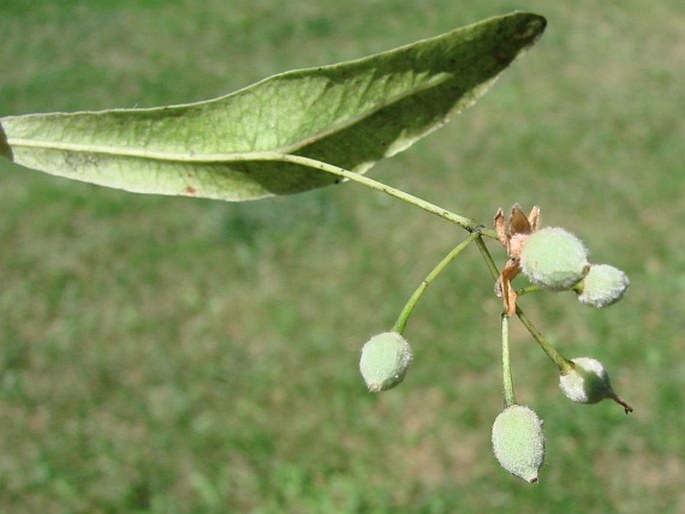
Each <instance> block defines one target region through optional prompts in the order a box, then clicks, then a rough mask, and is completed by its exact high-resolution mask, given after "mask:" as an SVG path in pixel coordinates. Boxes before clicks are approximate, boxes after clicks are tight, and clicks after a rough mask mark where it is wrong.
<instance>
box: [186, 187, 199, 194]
mask: <svg viewBox="0 0 685 514" xmlns="http://www.w3.org/2000/svg"><path fill="white" fill-rule="evenodd" d="M183 192H184V193H185V194H187V195H188V196H195V195H196V194H197V189H195V188H194V187H193V186H186V188H185V189H184V191H183Z"/></svg>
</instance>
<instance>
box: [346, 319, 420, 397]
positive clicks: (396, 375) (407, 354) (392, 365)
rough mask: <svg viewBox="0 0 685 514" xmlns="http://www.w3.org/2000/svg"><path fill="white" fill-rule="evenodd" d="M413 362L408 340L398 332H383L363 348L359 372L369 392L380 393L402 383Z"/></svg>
mask: <svg viewBox="0 0 685 514" xmlns="http://www.w3.org/2000/svg"><path fill="white" fill-rule="evenodd" d="M411 361H412V353H411V348H410V347H409V343H408V342H407V340H406V339H405V338H404V337H402V336H401V335H400V334H398V333H397V332H383V333H382V334H378V335H376V336H373V337H372V338H371V339H369V340H368V341H367V342H366V344H365V345H364V347H363V348H362V356H361V359H360V361H359V371H360V372H361V374H362V377H363V378H364V382H366V386H367V387H368V388H369V391H371V392H372V393H378V392H380V391H385V390H386V389H390V388H391V387H395V386H396V385H397V384H399V383H400V382H402V379H403V378H404V375H405V374H406V373H407V369H408V368H409V364H411Z"/></svg>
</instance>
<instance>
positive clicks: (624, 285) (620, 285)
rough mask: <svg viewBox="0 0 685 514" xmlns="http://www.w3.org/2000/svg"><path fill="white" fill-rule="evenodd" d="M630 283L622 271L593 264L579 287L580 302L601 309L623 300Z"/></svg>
mask: <svg viewBox="0 0 685 514" xmlns="http://www.w3.org/2000/svg"><path fill="white" fill-rule="evenodd" d="M629 284H630V281H629V280H628V277H627V276H626V274H625V273H623V272H622V271H621V270H620V269H618V268H614V267H613V266H610V265H608V264H593V265H592V266H590V271H589V272H588V274H587V275H586V276H585V278H584V279H583V281H582V282H581V283H580V284H579V285H578V287H577V290H578V292H580V294H579V295H578V301H579V302H580V303H583V304H585V305H590V306H592V307H596V308H598V309H601V308H602V307H606V306H608V305H611V304H612V303H615V302H617V301H619V300H620V299H621V297H622V296H623V294H624V293H625V292H626V290H627V289H628V285H629Z"/></svg>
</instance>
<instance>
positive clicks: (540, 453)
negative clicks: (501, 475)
mask: <svg viewBox="0 0 685 514" xmlns="http://www.w3.org/2000/svg"><path fill="white" fill-rule="evenodd" d="M539 214H540V210H539V208H538V207H534V208H533V210H532V211H531V213H530V215H529V216H528V217H526V216H525V215H524V214H523V212H522V211H521V209H520V208H519V207H518V206H516V205H515V206H514V207H513V208H512V213H511V216H510V218H509V220H508V223H507V222H505V220H504V215H503V213H502V210H501V209H500V210H499V211H498V212H497V215H496V216H495V230H496V234H497V237H498V239H499V241H500V242H501V243H502V245H503V246H504V247H505V249H506V251H507V255H508V257H509V260H508V261H507V263H506V264H505V266H504V267H503V268H502V270H501V272H499V275H498V274H497V272H496V271H494V270H496V269H497V267H496V265H495V264H494V261H493V260H492V257H491V256H490V253H489V251H488V249H487V247H486V246H485V245H484V243H483V242H482V239H481V237H480V234H478V233H472V234H471V236H469V237H468V238H467V239H466V240H465V241H462V242H461V243H460V244H459V245H458V246H457V247H455V249H453V250H452V251H451V252H450V253H449V254H448V255H447V256H446V257H445V258H444V259H443V260H442V261H441V262H440V263H439V264H438V265H437V266H436V267H435V268H434V269H433V270H432V271H431V273H430V274H429V275H428V276H427V277H426V279H425V280H424V281H423V282H422V283H421V285H420V286H419V287H418V288H417V290H416V291H415V293H414V294H413V295H412V297H411V298H410V300H409V301H408V302H407V305H406V306H405V307H404V309H403V310H402V313H401V314H400V317H399V318H398V320H397V322H396V323H395V326H394V327H393V329H392V330H391V331H388V332H383V333H381V334H378V335H376V336H374V337H372V338H371V339H370V340H369V341H368V342H367V343H366V344H365V345H364V347H363V348H362V353H361V360H360V362H359V369H360V372H361V374H362V377H363V378H364V381H365V383H366V386H367V388H368V389H369V391H371V392H373V393H378V392H380V391H385V390H387V389H390V388H392V387H395V386H396V385H398V384H399V383H400V382H401V381H402V380H403V378H404V377H405V375H406V373H407V370H408V368H409V366H410V364H411V362H412V359H413V356H412V352H411V348H410V346H409V343H408V342H407V340H406V339H405V338H404V336H403V335H402V334H403V331H404V328H405V326H406V323H407V319H408V317H409V315H410V314H411V312H412V310H413V309H414V307H415V305H416V302H417V301H418V299H419V298H420V296H421V295H422V294H423V292H424V291H425V289H426V288H427V287H428V285H429V284H430V283H431V282H432V281H433V280H434V279H435V278H436V277H437V276H438V275H439V274H440V273H441V272H442V270H443V269H444V268H445V267H446V266H447V264H449V262H451V261H452V260H453V259H454V258H456V257H457V256H458V255H459V253H461V251H462V250H463V249H464V248H466V247H467V246H468V245H469V244H470V243H471V242H474V241H475V242H476V243H477V244H478V246H479V249H480V250H481V254H482V255H483V257H484V258H485V260H486V262H487V263H488V265H489V268H490V269H491V271H493V275H494V276H496V278H497V282H496V287H495V291H496V293H497V295H498V296H500V297H502V298H503V302H504V307H503V314H502V371H503V382H504V400H505V408H504V410H503V411H502V412H501V413H500V414H499V415H498V416H497V418H496V419H495V422H494V424H493V426H492V446H493V450H494V453H495V457H496V458H497V460H498V461H499V463H500V465H501V466H502V467H503V468H504V469H505V470H507V471H508V472H510V473H511V474H512V475H515V476H517V477H520V478H522V479H523V480H525V481H527V482H530V483H533V482H537V480H538V472H539V469H540V466H541V465H542V462H543V459H544V454H545V440H544V435H543V431H542V426H543V423H542V420H541V419H540V418H539V417H538V415H537V414H536V413H535V412H534V411H533V410H531V409H530V408H528V407H525V406H522V405H519V404H518V403H517V402H516V397H515V395H514V391H513V381H512V380H511V369H510V365H509V341H508V338H509V335H508V334H509V329H508V326H509V319H510V317H511V316H513V315H514V314H515V315H517V316H518V317H519V319H520V320H521V321H522V322H523V324H524V325H525V326H526V328H528V330H529V332H530V333H531V335H532V336H533V337H534V339H535V340H536V341H537V342H538V344H539V345H540V347H541V348H542V349H543V350H544V351H545V353H546V354H547V355H548V356H549V357H550V359H551V360H552V361H553V362H554V363H555V364H556V365H557V368H558V371H559V386H560V388H561V390H562V392H563V393H564V395H565V396H566V397H567V398H569V399H570V400H571V401H573V402H576V403H585V404H592V403H597V402H599V401H600V400H603V399H607V398H608V399H611V400H613V401H615V402H616V403H618V404H620V405H621V406H622V407H623V408H624V410H625V412H626V413H628V412H631V411H632V410H633V409H632V408H631V407H630V406H629V405H628V404H627V403H625V402H624V401H623V400H622V399H621V398H620V397H619V396H618V395H617V394H616V393H615V392H614V390H613V388H612V386H611V383H610V381H609V376H608V375H607V372H606V371H605V369H604V367H603V366H602V364H601V363H600V362H599V361H597V360H596V359H594V358H590V357H577V358H573V359H567V358H565V357H563V356H562V355H561V354H560V353H559V352H558V351H557V350H556V349H555V348H554V347H553V346H552V345H551V344H550V343H549V341H547V340H546V339H545V338H544V336H543V335H542V334H541V333H540V331H539V330H538V329H537V328H535V326H534V325H533V323H532V322H531V321H530V320H529V319H528V317H527V316H526V315H525V314H524V313H523V311H522V310H521V309H520V307H518V305H517V300H518V298H520V297H521V296H523V295H525V294H528V293H532V292H538V291H545V290H548V291H573V292H575V293H576V294H577V297H578V301H579V302H580V303H582V304H584V305H589V306H592V307H596V308H603V307H607V306H609V305H612V304H613V303H615V302H617V301H618V300H619V299H621V297H622V296H623V295H624V293H625V292H626V290H627V288H628V285H629V281H628V278H627V276H626V275H625V273H623V272H622V271H621V270H619V269H617V268H615V267H613V266H610V265H608V264H591V263H590V262H589V261H588V252H587V249H586V248H585V246H584V245H583V243H582V242H581V241H580V240H579V239H578V238H577V237H575V236H574V235H572V234H571V233H569V232H567V231H566V230H564V229H562V228H541V229H538V224H539ZM519 273H523V275H525V276H526V277H527V278H528V280H529V281H530V283H531V286H530V287H527V288H522V289H519V290H515V289H514V288H513V286H512V280H513V279H514V278H515V277H516V276H517V275H518V274H519Z"/></svg>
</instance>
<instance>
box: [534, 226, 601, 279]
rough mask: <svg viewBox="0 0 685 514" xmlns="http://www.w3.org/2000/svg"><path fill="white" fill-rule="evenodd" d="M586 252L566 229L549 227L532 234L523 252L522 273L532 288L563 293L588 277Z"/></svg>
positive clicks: (581, 244)
mask: <svg viewBox="0 0 685 514" xmlns="http://www.w3.org/2000/svg"><path fill="white" fill-rule="evenodd" d="M588 268H589V263H588V261H587V250H586V249H585V246H584V245H583V243H582V242H581V241H580V239H578V238H577V237H576V236H574V235H573V234H571V233H570V232H567V231H566V230H564V229H563V228H556V227H546V228H543V229H541V230H538V231H537V232H534V233H533V234H531V235H530V236H529V237H528V238H527V239H526V241H525V243H524V244H523V249H522V250H521V270H522V271H523V273H524V274H525V275H526V276H527V277H528V278H529V279H530V281H531V282H532V283H533V284H536V285H539V286H541V287H544V288H546V289H553V290H557V291H560V290H564V289H570V288H571V287H573V286H574V285H575V284H577V283H578V282H579V281H580V280H581V279H582V278H583V277H584V276H585V274H586V273H587V271H588Z"/></svg>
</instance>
